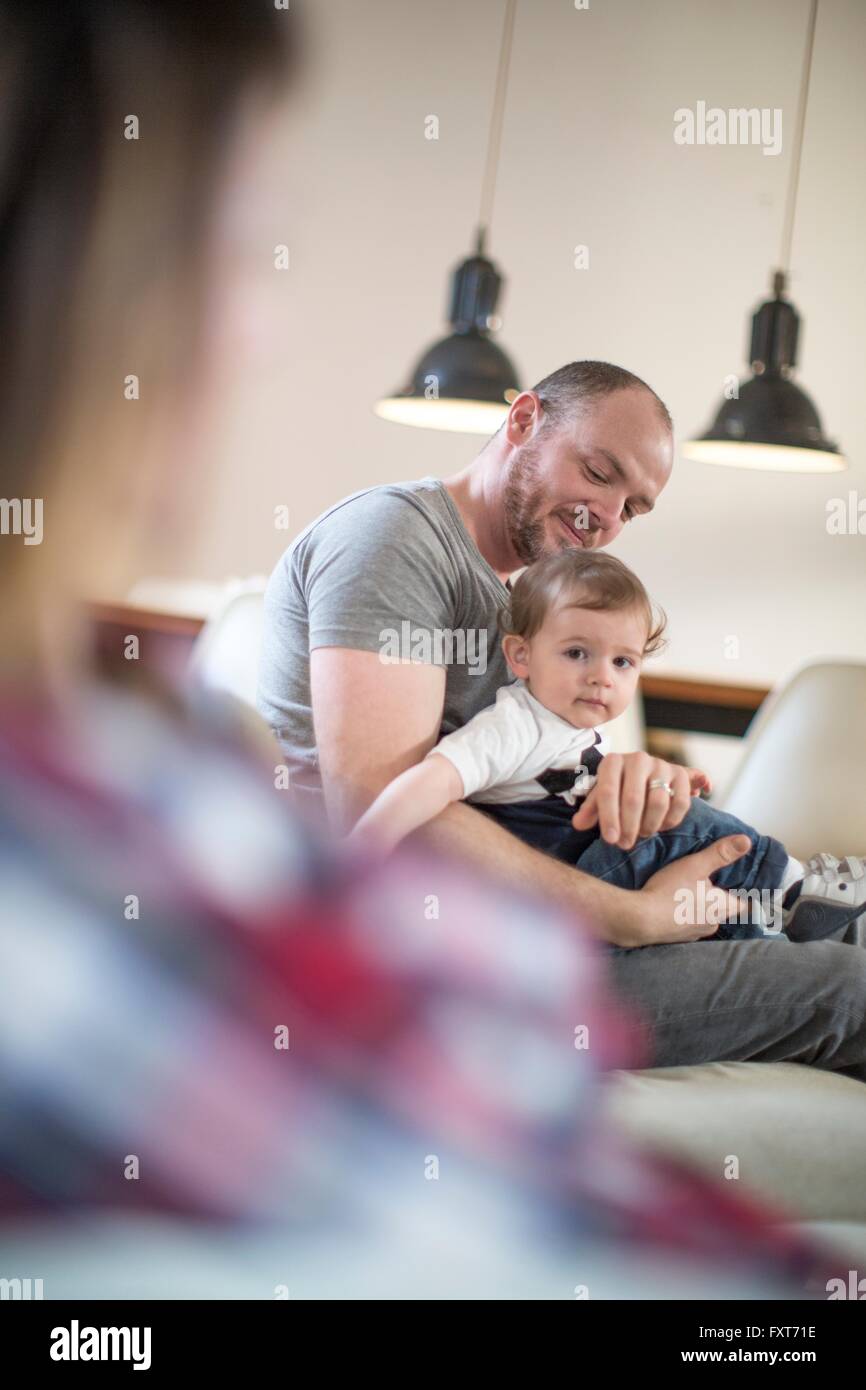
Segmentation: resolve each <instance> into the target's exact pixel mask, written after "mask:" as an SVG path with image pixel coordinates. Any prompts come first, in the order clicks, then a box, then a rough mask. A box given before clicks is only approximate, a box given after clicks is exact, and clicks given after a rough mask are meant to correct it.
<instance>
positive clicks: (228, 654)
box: [190, 587, 265, 709]
mask: <svg viewBox="0 0 866 1390" xmlns="http://www.w3.org/2000/svg"><path fill="white" fill-rule="evenodd" d="M264 618H265V610H264V590H263V588H258V587H256V588H252V589H250V590H246V591H244V592H242V593H238V594H235V595H234V596H233V597H231V598H229V599H228V600H227V602H226V603H225V604H224V605H223V606H222V607H221V608H220V609H219V610H218V611H217V612H216V613H214V615H213V616H212V617H211V618H209V619H208V621H207V622H206V623H205V625H204V627H203V628H202V630H201V632H200V633H199V636H198V638H197V639H196V642H195V646H194V647H193V650H192V656H191V658H190V675H191V677H192V679H193V680H197V681H200V682H201V683H202V684H203V685H205V686H207V687H208V688H209V689H212V690H222V691H226V692H228V694H230V695H233V696H234V697H235V698H236V699H238V700H241V701H242V702H243V703H244V704H245V705H249V706H251V707H252V708H253V709H255V707H256V686H257V684H258V678H259V657H260V655H261V647H262V633H263V630H264Z"/></svg>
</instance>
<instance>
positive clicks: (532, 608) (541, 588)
mask: <svg viewBox="0 0 866 1390" xmlns="http://www.w3.org/2000/svg"><path fill="white" fill-rule="evenodd" d="M565 604H573V605H574V607H576V608H590V609H595V610H598V611H601V612H606V611H611V610H613V611H617V610H619V609H626V608H637V609H638V610H639V611H640V612H642V613H643V614H644V616H645V617H646V625H647V638H646V642H645V643H644V648H643V655H644V656H654V655H655V654H656V652H659V651H661V650H662V648H663V647H665V646H666V645H667V639H666V637H665V636H664V632H665V628H666V626H667V617H666V615H665V613H664V611H663V609H661V608H659V607H658V606H657V605H656V604H654V603H653V602H652V599H651V598H650V596H649V594H648V593H647V591H646V589H645V588H644V586H643V584H642V583H641V582H640V580H639V579H638V577H637V575H636V574H634V573H633V572H632V570H630V569H629V568H628V565H624V564H623V562H622V560H617V559H615V557H614V556H613V555H600V554H597V553H596V552H595V551H594V550H589V551H587V550H564V551H561V552H560V553H559V554H558V555H550V556H548V557H547V558H545V559H543V560H537V561H536V562H535V564H534V565H530V566H529V567H528V568H527V569H525V570H524V571H523V573H522V574H521V576H520V578H519V579H518V580H517V582H516V584H515V585H514V587H513V589H512V591H511V599H510V600H509V602H508V603H506V604H505V606H504V607H503V608H501V609H500V611H499V614H498V618H497V622H498V626H499V631H500V633H501V634H502V636H503V637H505V636H508V635H509V634H514V635H515V636H517V637H523V638H524V639H526V640H529V639H530V638H531V637H534V636H535V634H536V633H537V632H538V631H539V629H540V628H541V626H542V624H543V623H544V620H545V618H546V617H547V615H548V613H550V612H551V611H552V610H553V609H554V608H558V607H560V606H562V605H565Z"/></svg>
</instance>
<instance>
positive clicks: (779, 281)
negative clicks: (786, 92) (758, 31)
mask: <svg viewBox="0 0 866 1390" xmlns="http://www.w3.org/2000/svg"><path fill="white" fill-rule="evenodd" d="M817 18H818V0H811V11H810V14H809V25H808V29H807V31H806V51H805V54H804V57H803V72H802V76H801V78H800V97H799V105H798V111H797V129H796V132H795V135H794V153H793V155H792V157H791V174H790V181H789V183H788V198H787V204H786V207H785V223H784V228H783V231H782V249H781V254H780V256H779V270H778V271H777V272H776V285H777V292H778V288H779V285H780V286H781V289H784V287H785V283H786V282H787V279H788V272H789V270H790V267H791V244H792V242H793V240H794V214H795V212H796V210H797V190H798V188H799V186H800V161H801V158H802V155H803V132H804V130H805V128H806V106H807V105H808V101H809V78H810V76H811V73H812V50H813V48H814V46H815V22H816V20H817Z"/></svg>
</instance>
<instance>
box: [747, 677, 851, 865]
mask: <svg viewBox="0 0 866 1390" xmlns="http://www.w3.org/2000/svg"><path fill="white" fill-rule="evenodd" d="M864 721H866V664H864V663H861V662H849V661H832V662H829V661H819V662H815V663H812V664H810V665H808V666H804V667H803V668H802V669H801V670H800V671H798V672H797V673H796V674H795V675H794V676H793V677H792V678H791V679H790V680H789V681H787V682H786V683H785V685H783V686H782V687H781V688H780V689H779V690H778V691H776V692H775V693H774V694H773V695H771V696H770V697H769V698H768V699H767V700H766V701H765V703H764V705H763V707H762V708H761V710H760V712H759V713H758V715H757V717H756V718H755V721H754V723H753V725H752V728H751V729H750V730H749V733H748V735H747V737H746V740H745V746H744V749H743V756H742V759H741V761H740V764H739V767H738V768H737V770H736V772H735V773H734V776H733V779H732V781H731V783H730V785H729V786H728V788H727V789H726V791H725V793H724V795H723V797H722V798H721V801H720V806H721V809H722V810H724V811H730V812H731V814H732V815H735V816H739V817H740V819H741V820H744V821H746V822H747V823H748V824H749V825H754V826H755V827H756V828H757V829H758V830H760V831H762V833H764V834H767V835H773V836H774V837H775V838H776V839H777V840H781V842H782V844H783V845H785V846H786V848H787V849H788V851H789V852H790V853H791V854H793V855H795V856H796V857H797V858H798V859H803V858H808V857H809V856H810V855H812V854H815V853H816V852H817V851H818V850H829V851H830V853H831V854H836V855H840V856H841V855H844V854H858V855H860V854H866V727H864Z"/></svg>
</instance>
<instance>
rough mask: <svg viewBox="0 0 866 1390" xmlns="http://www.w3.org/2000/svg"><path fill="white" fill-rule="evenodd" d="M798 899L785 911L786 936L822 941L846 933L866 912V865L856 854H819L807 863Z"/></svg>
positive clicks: (792, 939) (793, 938) (794, 938)
mask: <svg viewBox="0 0 866 1390" xmlns="http://www.w3.org/2000/svg"><path fill="white" fill-rule="evenodd" d="M805 869H806V874H805V877H804V878H803V881H802V885H801V888H800V895H799V897H798V898H797V900H796V901H795V902H794V903H792V904H791V906H790V907H789V908H786V909H785V913H784V922H785V935H786V936H788V937H789V938H790V940H791V941H821V940H822V939H823V938H824V937H825V936H830V935H832V934H833V933H835V932H839V931H841V930H843V929H844V928H845V927H847V926H848V925H849V923H851V922H853V921H854V919H855V918H856V917H859V916H860V913H861V912H863V911H866V864H864V862H863V860H862V859H858V858H857V856H856V855H854V854H849V855H848V856H847V858H845V859H836V857H835V856H834V855H832V854H816V855H815V856H814V858H812V859H808V860H807V861H806V864H805Z"/></svg>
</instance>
